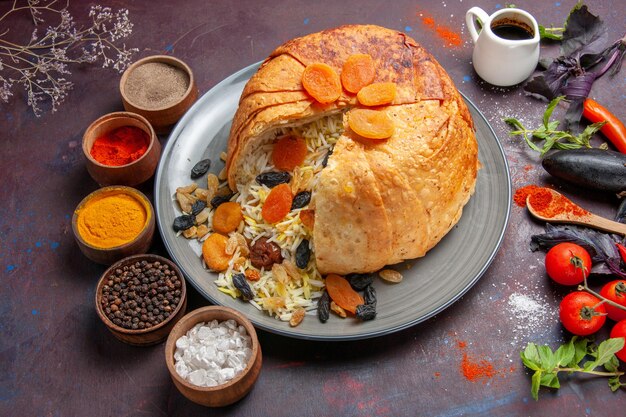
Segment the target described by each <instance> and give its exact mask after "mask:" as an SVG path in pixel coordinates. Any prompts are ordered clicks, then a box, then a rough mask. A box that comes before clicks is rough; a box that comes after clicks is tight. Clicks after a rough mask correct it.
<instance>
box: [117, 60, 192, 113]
mask: <svg viewBox="0 0 626 417" xmlns="http://www.w3.org/2000/svg"><path fill="white" fill-rule="evenodd" d="M189 82H190V80H189V75H187V73H186V72H185V71H183V70H182V69H180V68H177V67H175V66H173V65H169V64H165V63H163V62H148V63H146V64H143V65H140V66H138V67H137V68H135V69H134V70H133V71H132V72H131V73H130V74H129V75H128V79H127V80H126V84H125V85H124V93H126V95H127V96H128V99H129V100H130V101H131V102H132V103H133V104H135V105H136V106H139V107H143V108H146V109H159V108H162V107H167V106H168V105H171V104H173V103H175V102H176V101H178V100H180V99H181V98H182V97H183V96H184V95H185V92H186V91H187V89H188V88H189Z"/></svg>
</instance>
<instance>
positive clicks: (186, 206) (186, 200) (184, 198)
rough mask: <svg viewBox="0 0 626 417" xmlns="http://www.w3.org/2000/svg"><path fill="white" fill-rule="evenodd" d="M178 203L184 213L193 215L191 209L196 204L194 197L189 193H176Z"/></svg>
mask: <svg viewBox="0 0 626 417" xmlns="http://www.w3.org/2000/svg"><path fill="white" fill-rule="evenodd" d="M176 201H178V206H179V207H180V209H181V210H182V211H183V212H185V213H191V207H192V206H193V203H194V202H195V199H194V197H192V196H191V195H190V194H187V193H181V192H176Z"/></svg>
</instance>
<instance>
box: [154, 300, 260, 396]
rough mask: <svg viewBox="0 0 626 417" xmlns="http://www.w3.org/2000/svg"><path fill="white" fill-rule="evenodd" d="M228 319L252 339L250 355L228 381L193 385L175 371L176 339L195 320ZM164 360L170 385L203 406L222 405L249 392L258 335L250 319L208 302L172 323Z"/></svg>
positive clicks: (256, 362)
mask: <svg viewBox="0 0 626 417" xmlns="http://www.w3.org/2000/svg"><path fill="white" fill-rule="evenodd" d="M229 319H233V320H235V321H236V322H237V323H239V324H240V325H242V326H243V327H244V328H245V329H246V331H247V332H248V335H249V336H250V338H251V340H252V347H251V349H252V355H251V356H250V360H249V362H248V364H247V366H246V368H245V369H244V370H243V371H242V372H241V373H239V374H238V375H237V376H235V378H233V379H232V380H230V381H229V382H226V383H224V384H222V385H218V386H215V387H200V386H197V385H193V384H191V383H189V382H187V381H186V380H185V379H183V378H182V377H181V376H180V375H178V373H177V372H176V369H175V367H174V352H175V351H176V341H177V340H178V339H179V338H180V337H181V336H183V335H185V334H186V333H187V331H189V330H190V329H191V328H192V327H194V326H195V325H196V324H198V323H202V322H209V321H212V320H218V321H225V320H229ZM165 362H166V364H167V369H168V370H169V372H170V375H171V377H172V381H174V385H176V388H178V390H179V391H180V392H181V394H183V395H184V396H185V397H186V398H187V399H189V400H191V401H193V402H195V403H196V404H200V405H204V406H207V407H223V406H226V405H229V404H233V403H235V402H237V401H239V400H240V399H242V398H243V397H244V396H246V394H248V392H250V390H251V389H252V387H253V386H254V383H255V382H256V380H257V378H258V377H259V373H260V372H261V364H262V362H263V355H262V353H261V346H260V345H259V339H258V337H257V334H256V331H255V330H254V326H253V325H252V322H250V320H248V319H247V318H246V317H245V316H244V315H243V314H241V313H239V312H238V311H236V310H233V309H232V308H229V307H221V306H209V307H202V308H199V309H197V310H194V311H192V312H190V313H189V314H187V315H186V316H185V317H183V318H182V319H181V320H180V321H179V322H178V324H177V325H176V326H174V328H173V329H172V331H171V332H170V335H169V337H168V338H167V343H166V344H165Z"/></svg>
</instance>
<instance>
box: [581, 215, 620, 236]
mask: <svg viewBox="0 0 626 417" xmlns="http://www.w3.org/2000/svg"><path fill="white" fill-rule="evenodd" d="M588 224H589V225H593V226H594V227H596V228H598V229H600V230H604V231H605V232H611V233H619V234H621V235H626V224H624V223H619V222H614V221H613V220H609V219H606V218H604V217H600V216H597V215H595V214H592V215H591V216H590V218H589V221H588Z"/></svg>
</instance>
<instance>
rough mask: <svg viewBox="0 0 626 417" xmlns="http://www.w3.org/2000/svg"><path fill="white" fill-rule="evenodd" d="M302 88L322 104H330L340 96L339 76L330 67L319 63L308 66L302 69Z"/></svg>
mask: <svg viewBox="0 0 626 417" xmlns="http://www.w3.org/2000/svg"><path fill="white" fill-rule="evenodd" d="M302 86H303V87H304V89H305V90H306V92H307V93H309V94H310V95H311V96H312V97H313V98H314V99H315V100H317V101H318V102H320V103H322V104H326V103H332V102H333V101H335V100H337V99H338V98H339V96H340V95H341V81H340V80H339V75H337V73H336V72H335V70H334V69H332V67H330V66H328V65H326V64H323V63H321V62H316V63H313V64H309V65H307V66H306V68H304V72H303V73H302Z"/></svg>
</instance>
